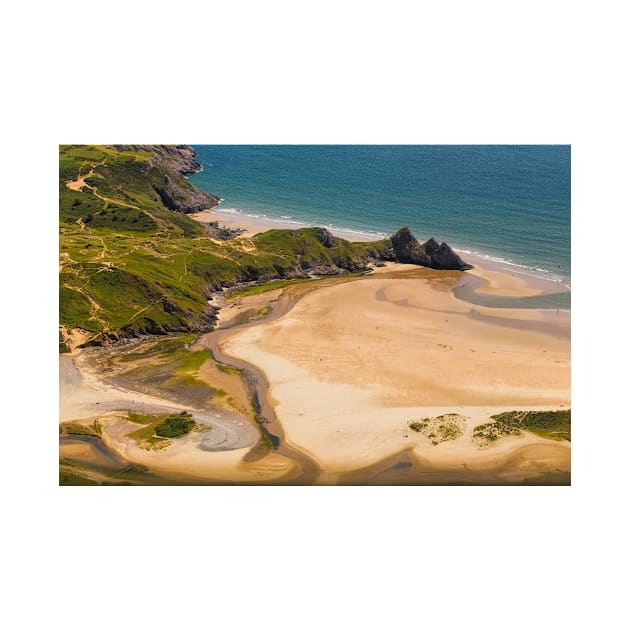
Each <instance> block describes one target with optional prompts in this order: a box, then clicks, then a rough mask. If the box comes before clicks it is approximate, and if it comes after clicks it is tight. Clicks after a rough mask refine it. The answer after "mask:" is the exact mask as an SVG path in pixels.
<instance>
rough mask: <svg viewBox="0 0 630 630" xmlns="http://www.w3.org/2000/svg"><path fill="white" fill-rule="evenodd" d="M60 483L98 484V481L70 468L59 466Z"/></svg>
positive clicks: (70, 484)
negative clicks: (65, 468)
mask: <svg viewBox="0 0 630 630" xmlns="http://www.w3.org/2000/svg"><path fill="white" fill-rule="evenodd" d="M59 485H60V486H98V485H99V483H98V481H94V479H90V478H89V477H86V476H85V475H79V474H78V473H76V472H72V471H70V470H64V469H63V468H59Z"/></svg>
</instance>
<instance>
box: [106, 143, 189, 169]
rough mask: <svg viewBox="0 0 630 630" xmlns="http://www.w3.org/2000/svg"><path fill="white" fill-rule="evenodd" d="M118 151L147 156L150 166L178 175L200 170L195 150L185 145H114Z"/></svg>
mask: <svg viewBox="0 0 630 630" xmlns="http://www.w3.org/2000/svg"><path fill="white" fill-rule="evenodd" d="M113 147H114V148H115V149H116V150H118V151H134V152H142V153H148V154H149V163H150V164H151V165H152V166H161V167H164V168H165V169H166V170H167V171H170V172H172V173H177V174H178V175H184V176H186V175H192V174H193V173H198V172H199V171H200V170H201V165H200V164H199V162H197V159H196V156H195V150H194V149H193V148H192V147H191V146H189V145H187V144H115V145H113Z"/></svg>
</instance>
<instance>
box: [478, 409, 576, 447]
mask: <svg viewBox="0 0 630 630" xmlns="http://www.w3.org/2000/svg"><path fill="white" fill-rule="evenodd" d="M490 419H491V420H493V422H487V423H485V424H480V425H478V426H476V427H475V429H474V431H473V440H475V441H476V442H477V443H478V444H479V445H480V446H488V445H490V444H492V443H494V442H496V441H497V440H499V439H500V438H502V437H505V436H508V435H520V434H521V432H522V431H529V432H530V433H534V434H535V435H539V436H540V437H543V438H546V439H548V440H568V441H569V442H570V441H571V410H570V409H560V410H555V411H506V412H504V413H500V414H496V415H494V416H490Z"/></svg>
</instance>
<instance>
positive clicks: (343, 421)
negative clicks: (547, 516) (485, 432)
mask: <svg viewBox="0 0 630 630" xmlns="http://www.w3.org/2000/svg"><path fill="white" fill-rule="evenodd" d="M389 271H390V273H387V272H381V273H380V274H378V275H375V276H372V277H365V278H361V279H360V280H358V281H352V282H347V283H340V284H336V285H333V286H327V287H323V288H317V289H315V290H313V291H311V292H310V293H308V294H307V295H305V296H304V297H302V298H301V299H300V300H299V301H298V302H297V304H296V305H295V306H294V307H293V309H292V310H290V311H289V312H288V313H287V314H286V315H284V316H283V317H281V318H280V319H277V320H275V321H271V322H268V323H262V324H260V325H257V326H252V327H250V328H246V329H241V330H238V331H235V332H234V334H233V335H231V336H229V337H228V338H227V339H226V340H225V342H224V346H223V349H224V350H225V352H226V353H228V354H231V355H234V356H236V357H239V358H241V359H245V360H247V361H249V362H251V363H253V364H255V365H257V366H258V367H260V368H261V369H262V370H263V371H264V372H265V374H266V376H267V378H268V380H269V384H270V388H271V389H270V394H271V397H272V399H273V401H275V408H276V413H277V416H278V419H279V421H280V422H281V424H282V425H283V427H284V429H285V432H286V438H287V440H288V441H289V442H290V443H291V444H292V445H294V446H295V447H297V448H299V449H300V450H304V451H306V452H307V453H308V454H309V455H311V456H312V457H313V458H314V459H315V460H316V461H317V462H318V463H319V464H320V466H321V467H322V469H323V470H324V472H323V473H322V475H321V476H320V479H319V481H320V482H322V483H334V482H335V480H336V479H337V478H338V475H340V474H341V473H344V472H347V471H351V470H355V469H357V468H360V467H365V466H370V465H373V464H375V463H377V462H379V461H380V460H383V459H384V458H387V457H391V456H392V455H395V454H397V453H401V452H402V451H405V450H409V449H410V448H411V449H412V451H413V453H414V455H415V456H416V458H420V459H421V460H422V461H424V462H425V467H426V468H427V469H432V470H444V471H446V470H451V469H453V467H456V468H457V467H459V468H461V467H462V466H464V465H466V466H468V467H469V468H470V469H473V470H475V469H476V470H479V471H481V470H484V471H487V470H494V471H495V472H496V474H497V475H500V478H501V479H503V480H505V481H518V480H522V479H525V478H527V477H528V475H531V474H534V473H536V474H541V473H544V472H558V471H560V472H567V471H568V470H569V467H570V445H569V444H568V443H560V442H550V441H549V440H544V439H543V438H539V437H537V436H534V435H532V434H528V433H525V434H523V435H521V436H518V437H510V438H503V439H502V440H501V441H500V442H499V443H498V444H497V445H494V446H492V447H488V448H483V449H482V448H480V447H479V446H477V445H476V444H474V443H473V442H472V440H471V438H470V435H471V432H472V428H473V427H474V426H476V425H477V424H481V423H483V422H487V421H488V419H489V416H490V415H492V414H494V413H498V412H500V411H510V410H514V409H531V410H534V409H553V408H561V407H568V406H569V405H570V341H569V333H570V318H569V317H568V316H567V315H566V314H563V316H562V317H559V316H558V315H557V314H556V313H555V311H554V312H549V311H536V310H527V311H526V310H516V309H491V308H487V307H478V306H476V307H473V306H471V305H470V304H466V303H465V302H462V301H460V300H457V299H456V298H455V297H454V296H453V295H452V293H451V288H452V286H453V285H454V283H456V282H458V281H459V280H460V279H461V272H440V271H434V270H429V269H418V268H414V269H413V270H404V269H403V270H401V269H400V267H396V268H395V269H392V268H390V270H389ZM405 274H407V277H405ZM493 280H494V282H495V285H496V284H497V283H498V282H499V281H502V282H504V283H506V284H508V285H509V284H510V282H511V281H510V280H509V279H500V278H496V277H494V278H493ZM511 287H512V290H513V292H514V293H515V294H518V286H517V283H512V284H511ZM523 290H526V288H525V287H524V288H523ZM560 332H561V333H562V334H558V333H560ZM455 411H456V412H457V413H460V414H462V415H465V416H467V417H468V418H469V420H468V421H467V432H466V433H465V434H464V435H463V436H462V437H461V438H459V439H458V440H456V441H453V442H444V443H442V444H439V445H437V446H433V445H432V444H431V443H430V441H429V440H427V438H426V437H425V436H423V435H421V434H416V433H414V432H412V431H410V430H409V428H408V424H409V422H410V421H412V420H414V419H417V418H421V417H425V416H428V415H440V414H443V413H449V412H455ZM541 448H543V450H544V451H545V452H546V453H547V455H546V456H545V457H544V458H542V459H536V457H534V454H535V452H536V451H538V452H540V449H541ZM515 449H520V452H521V453H525V455H523V456H522V458H524V459H522V458H521V460H518V462H517V461H516V460H515V459H514V453H515V452H516V450H515ZM532 449H534V450H532ZM527 453H529V455H527ZM549 453H552V454H551V455H550V454H549ZM510 461H512V464H510V465H508V464H509V462H510ZM499 471H501V472H500V473H499Z"/></svg>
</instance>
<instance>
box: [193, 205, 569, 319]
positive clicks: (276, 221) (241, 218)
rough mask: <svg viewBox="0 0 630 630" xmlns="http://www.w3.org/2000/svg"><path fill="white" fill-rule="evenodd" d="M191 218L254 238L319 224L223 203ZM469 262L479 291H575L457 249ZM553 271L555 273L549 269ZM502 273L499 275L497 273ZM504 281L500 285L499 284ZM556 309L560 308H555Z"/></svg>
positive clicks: (353, 234)
mask: <svg viewBox="0 0 630 630" xmlns="http://www.w3.org/2000/svg"><path fill="white" fill-rule="evenodd" d="M189 216H190V218H192V219H194V220H195V221H198V222H200V223H208V222H210V221H219V223H220V224H222V225H225V226H226V227H228V228H241V229H244V230H245V232H244V233H243V234H242V235H241V237H245V238H250V237H252V236H254V235H255V234H258V233H260V232H265V231H267V230H273V229H298V228H300V227H314V226H316V224H312V225H311V224H310V223H308V222H299V221H293V220H291V221H289V220H283V219H282V218H270V217H260V216H258V217H256V216H250V215H247V214H243V213H240V212H236V211H232V210H231V209H229V210H226V209H221V206H220V205H219V206H215V207H213V208H211V209H208V210H202V211H200V212H196V213H193V214H190V215H189ZM317 227H325V228H326V229H328V230H329V231H330V232H331V233H332V234H333V235H334V236H338V237H339V238H344V239H346V240H349V241H354V242H369V241H376V240H380V239H381V238H387V237H388V236H390V235H387V234H384V233H372V234H371V233H369V232H365V231H361V230H349V229H343V228H338V227H334V226H330V225H322V226H320V225H317ZM453 249H454V251H455V252H456V253H457V254H459V255H460V256H461V257H462V258H463V259H464V260H465V261H466V262H469V263H471V264H472V265H474V269H472V270H471V271H469V272H468V273H471V274H472V275H476V276H478V277H481V278H482V279H483V280H485V281H487V282H488V285H487V286H482V287H479V288H478V289H476V291H477V292H478V293H482V294H488V295H499V296H502V297H503V296H505V297H532V296H537V295H548V294H555V293H558V294H561V293H562V294H567V293H569V294H570V293H571V288H570V286H567V284H565V283H564V282H562V281H559V280H554V279H551V278H548V277H540V276H539V275H536V274H535V273H533V272H534V271H535V270H534V269H531V270H529V268H527V269H526V268H524V267H523V266H522V265H519V264H517V263H511V262H509V261H502V260H497V259H496V257H492V256H488V257H486V256H483V255H481V254H473V253H470V252H469V251H468V250H464V249H457V248H453ZM549 273H551V272H549ZM497 274H499V275H497ZM499 276H511V277H512V278H513V279H514V286H516V287H517V288H508V287H507V286H506V283H505V279H504V278H499ZM497 280H499V282H498V284H500V285H501V286H500V288H499V289H497V287H496V286H495V285H496V284H497V282H496V281H497ZM553 310H556V309H555V308H554V309H553ZM560 310H566V311H570V309H560Z"/></svg>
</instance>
